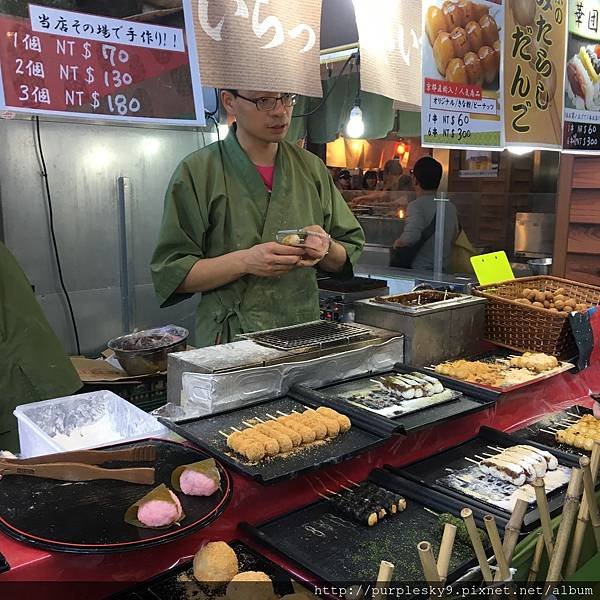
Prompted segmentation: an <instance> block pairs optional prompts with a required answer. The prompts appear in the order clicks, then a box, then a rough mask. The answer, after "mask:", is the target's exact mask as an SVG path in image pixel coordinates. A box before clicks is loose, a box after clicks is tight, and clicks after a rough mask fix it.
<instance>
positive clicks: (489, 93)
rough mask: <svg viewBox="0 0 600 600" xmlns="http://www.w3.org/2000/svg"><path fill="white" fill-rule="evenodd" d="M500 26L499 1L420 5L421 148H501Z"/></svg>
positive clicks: (429, 1)
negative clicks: (421, 39) (421, 70)
mask: <svg viewBox="0 0 600 600" xmlns="http://www.w3.org/2000/svg"><path fill="white" fill-rule="evenodd" d="M532 1H533V0H532ZM503 22H504V8H503V2H502V0H494V1H488V0H454V1H452V0H446V1H444V0H426V1H425V2H423V32H424V33H423V41H422V63H423V107H422V111H421V131H422V142H423V146H428V147H433V146H442V147H445V148H478V147H485V148H500V147H502V145H503V136H502V132H503V107H502V102H503V100H502V87H503V78H502V52H503V48H502V46H503V42H502V30H503Z"/></svg>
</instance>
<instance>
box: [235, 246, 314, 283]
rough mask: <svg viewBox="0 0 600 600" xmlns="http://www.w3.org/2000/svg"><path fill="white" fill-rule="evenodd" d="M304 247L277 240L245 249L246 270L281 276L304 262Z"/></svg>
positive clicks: (268, 275) (253, 272) (244, 261)
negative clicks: (279, 242)
mask: <svg viewBox="0 0 600 600" xmlns="http://www.w3.org/2000/svg"><path fill="white" fill-rule="evenodd" d="M303 254H304V249H303V248H294V247H293V246H284V245H283V244H278V243H277V242H267V243H266V244H258V245H256V246H253V247H252V248H249V249H248V250H245V251H244V254H243V258H242V261H243V264H244V272H246V273H248V274H250V275H256V276H257V277H280V276H281V275H285V274H286V273H289V272H290V271H291V270H292V269H294V268H295V267H297V266H298V265H299V264H300V263H301V262H302V260H301V259H302V255H303Z"/></svg>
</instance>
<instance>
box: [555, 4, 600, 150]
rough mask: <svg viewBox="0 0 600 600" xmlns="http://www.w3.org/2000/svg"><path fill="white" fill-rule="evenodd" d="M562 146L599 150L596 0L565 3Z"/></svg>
mask: <svg viewBox="0 0 600 600" xmlns="http://www.w3.org/2000/svg"><path fill="white" fill-rule="evenodd" d="M564 114H565V118H564V139H563V148H564V149H565V150H573V151H585V152H586V153H589V152H600V0H577V1H576V2H571V3H570V6H569V37H568V43H567V68H566V75H565V113H564Z"/></svg>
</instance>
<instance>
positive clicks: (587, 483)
mask: <svg viewBox="0 0 600 600" xmlns="http://www.w3.org/2000/svg"><path fill="white" fill-rule="evenodd" d="M579 465H580V467H581V470H582V471H583V489H584V493H585V499H586V500H587V504H588V510H589V513H590V521H591V523H592V531H593V533H594V540H595V541H596V550H600V510H598V502H597V501H596V491H595V489H594V480H593V478H592V470H591V468H590V459H589V458H588V457H587V456H582V457H581V458H580V459H579Z"/></svg>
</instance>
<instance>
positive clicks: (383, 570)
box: [376, 560, 394, 596]
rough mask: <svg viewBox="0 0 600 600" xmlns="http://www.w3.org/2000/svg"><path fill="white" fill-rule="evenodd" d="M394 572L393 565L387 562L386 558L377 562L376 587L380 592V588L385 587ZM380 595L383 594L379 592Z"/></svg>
mask: <svg viewBox="0 0 600 600" xmlns="http://www.w3.org/2000/svg"><path fill="white" fill-rule="evenodd" d="M393 574H394V565H393V564H392V563H391V562H388V561H387V560H382V561H381V563H379V573H378V574H377V586H376V587H377V589H378V590H380V593H381V588H383V587H385V586H386V585H387V584H388V583H390V581H392V576H393ZM381 595H382V596H383V595H384V594H381Z"/></svg>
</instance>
